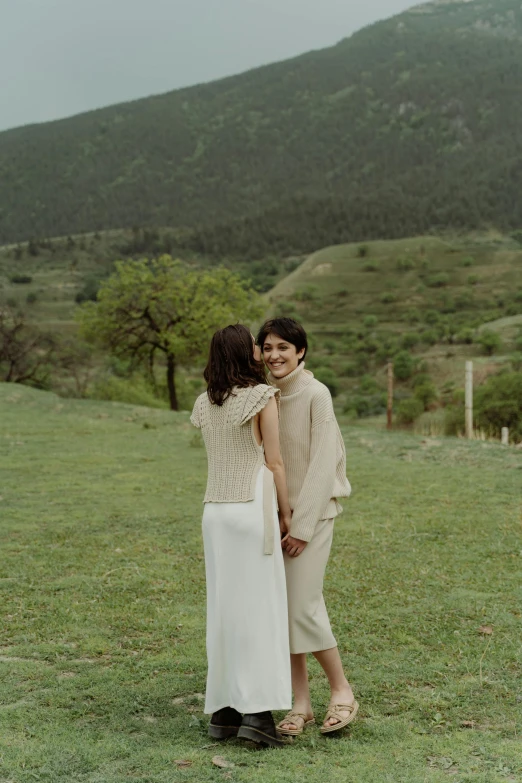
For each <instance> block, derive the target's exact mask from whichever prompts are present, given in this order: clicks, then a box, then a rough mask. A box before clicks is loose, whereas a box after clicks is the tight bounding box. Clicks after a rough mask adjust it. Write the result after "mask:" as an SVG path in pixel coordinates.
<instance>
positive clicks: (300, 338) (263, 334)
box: [257, 318, 308, 363]
mask: <svg viewBox="0 0 522 783" xmlns="http://www.w3.org/2000/svg"><path fill="white" fill-rule="evenodd" d="M269 334H277V336H278V337H281V339H282V340H286V342H287V343H291V344H292V345H295V349H296V351H298V352H299V351H302V350H303V348H304V354H303V358H302V359H299V363H301V362H304V360H305V357H306V352H307V351H308V337H307V336H306V332H305V330H304V328H303V327H302V326H301V324H300V323H299V322H298V321H295V320H294V319H293V318H270V320H268V321H265V323H264V324H263V326H262V327H261V329H260V330H259V333H258V335H257V344H258V345H259V347H260V348H261V350H263V344H264V342H265V340H266V338H267V337H268V335H269Z"/></svg>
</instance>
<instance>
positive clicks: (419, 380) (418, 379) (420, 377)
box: [412, 372, 431, 389]
mask: <svg viewBox="0 0 522 783" xmlns="http://www.w3.org/2000/svg"><path fill="white" fill-rule="evenodd" d="M423 383H431V377H430V374H429V373H428V372H419V373H417V375H415V376H414V377H413V380H412V386H413V388H414V389H416V388H417V386H422V384H423Z"/></svg>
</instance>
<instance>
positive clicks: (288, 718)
mask: <svg viewBox="0 0 522 783" xmlns="http://www.w3.org/2000/svg"><path fill="white" fill-rule="evenodd" d="M300 721H303V725H302V726H301V728H297V729H283V726H284V725H285V723H293V724H294V725H295V726H299V723H300ZM314 723H315V718H311V719H310V720H306V715H305V714H304V713H303V712H293V710H290V712H289V713H287V714H286V715H285V717H284V718H283V720H282V721H280V722H279V723H278V724H277V727H276V728H277V730H278V731H279V732H280V734H284V735H285V736H287V737H298V736H299V734H302V733H303V731H304V730H305V727H306V726H312V725H313V724H314Z"/></svg>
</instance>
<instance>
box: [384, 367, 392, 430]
mask: <svg viewBox="0 0 522 783" xmlns="http://www.w3.org/2000/svg"><path fill="white" fill-rule="evenodd" d="M386 419H387V421H386V427H387V429H389V430H391V429H392V427H393V362H388V404H387V406H386Z"/></svg>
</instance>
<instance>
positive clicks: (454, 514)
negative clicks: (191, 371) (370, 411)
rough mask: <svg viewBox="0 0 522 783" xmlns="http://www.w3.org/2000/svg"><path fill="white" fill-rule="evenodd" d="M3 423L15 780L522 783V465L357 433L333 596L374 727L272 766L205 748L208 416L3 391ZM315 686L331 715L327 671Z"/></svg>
mask: <svg viewBox="0 0 522 783" xmlns="http://www.w3.org/2000/svg"><path fill="white" fill-rule="evenodd" d="M0 421H1V422H2V427H1V432H0V460H1V464H2V487H1V490H0V495H1V497H0V509H1V513H0V534H1V536H2V539H3V545H2V547H1V548H0V593H1V596H2V598H1V601H0V606H1V610H0V612H1V615H2V618H1V621H2V628H3V633H2V640H1V645H0V703H1V705H2V706H1V709H0V778H1V779H2V780H6V781H12V782H13V783H33V781H34V780H40V781H45V782H47V783H70V781H73V780H76V781H82V783H101V781H103V783H124V781H125V783H127V781H129V780H135V781H139V782H140V783H171V781H173V780H178V779H179V780H186V781H191V782H192V781H194V782H195V781H197V783H200V782H201V781H205V782H206V783H213V782H214V781H216V783H217V782H218V781H222V780H223V779H225V778H226V779H227V780H234V781H237V783H295V781H297V780H303V779H305V780H306V781H307V783H324V781H325V780H331V781H332V783H356V781H357V783H389V781H393V782H394V783H420V781H430V783H443V781H447V780H448V776H449V775H451V779H453V780H455V781H459V783H508V782H509V781H513V783H514V781H517V780H519V779H520V777H521V775H522V766H521V757H520V747H519V735H520V715H519V713H520V710H519V704H518V702H519V701H520V697H521V695H522V694H521V691H520V682H521V676H522V672H521V668H520V656H519V646H520V645H519V638H518V625H519V620H520V598H521V596H520V580H519V578H518V576H519V570H520V568H519V564H520V557H519V550H520V539H519V512H520V492H519V489H520V472H521V471H520V456H519V455H518V452H516V451H515V450H513V449H502V448H501V447H500V446H498V445H494V444H489V443H486V444H482V443H468V442H464V441H457V440H445V441H439V440H435V439H421V438H416V437H413V436H408V435H404V434H393V435H390V434H387V433H378V432H371V431H363V430H359V429H357V430H354V429H350V428H346V427H344V426H343V428H342V429H343V434H344V437H345V441H346V446H347V454H348V472H349V476H350V479H351V481H352V483H353V486H354V494H353V497H352V498H351V499H350V500H349V502H348V503H347V504H346V512H345V514H344V515H343V516H342V517H341V518H340V519H338V520H337V522H336V533H335V541H334V548H333V551H332V557H331V562H330V566H329V569H328V574H327V580H326V585H325V590H326V596H327V602H328V606H329V611H330V614H331V617H332V621H333V624H334V627H335V630H336V634H337V638H338V642H339V647H340V650H341V655H342V657H343V660H344V663H345V665H346V667H347V671H348V673H349V676H350V679H351V680H352V682H353V685H354V689H355V692H356V695H357V698H358V700H359V701H360V703H361V712H360V715H361V717H360V720H358V721H357V722H356V723H355V725H354V726H353V728H352V729H351V730H350V731H349V732H346V733H345V734H344V735H343V736H341V737H338V738H336V739H327V738H324V737H322V736H320V734H319V732H318V731H317V729H314V730H310V731H308V732H307V733H306V734H305V735H304V736H303V737H301V738H298V739H297V740H296V741H295V742H294V743H293V744H292V745H291V746H290V747H289V748H286V749H284V750H283V751H277V752H274V751H267V752H258V751H255V750H253V749H252V748H249V747H245V746H244V745H242V744H240V743H238V742H236V741H232V742H229V743H228V744H226V745H224V746H219V747H217V746H215V745H214V744H213V742H212V741H211V740H209V739H208V737H207V735H206V724H207V720H208V719H207V718H206V717H205V716H204V715H203V713H202V695H201V694H202V692H203V690H204V687H205V666H206V663H205V648H204V623H205V603H204V602H205V585H204V563H203V557H202V546H201V532H200V518H201V499H202V496H203V492H204V484H205V475H206V458H205V453H204V450H203V449H202V448H201V446H200V445H199V444H200V441H199V439H198V438H197V437H195V435H194V430H193V429H192V428H191V427H190V425H189V423H188V416H187V415H186V414H170V413H168V412H164V411H152V410H149V409H146V408H132V407H130V406H123V405H111V404H107V403H92V402H86V401H78V400H63V399H59V398H57V397H55V396H54V395H52V394H48V393H42V392H36V391H34V390H31V389H28V388H24V387H18V388H13V387H12V386H10V385H2V384H0ZM478 498H480V503H477V499H478ZM490 631H492V634H491V633H490ZM311 687H312V695H313V703H314V707H315V710H316V715H317V717H318V718H319V719H321V718H322V717H323V714H324V711H325V709H326V705H327V698H328V694H327V688H326V684H325V681H324V677H322V676H320V673H319V671H318V668H317V666H316V665H315V664H314V665H312V680H311ZM216 754H220V755H222V756H224V757H225V759H226V760H227V761H229V762H231V763H232V764H234V765H235V766H234V767H233V768H229V769H227V770H221V769H218V768H217V767H215V766H213V764H212V758H213V756H215V755H216ZM181 761H184V762H186V765H185V766H183V767H180V766H179V763H180V762H181Z"/></svg>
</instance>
